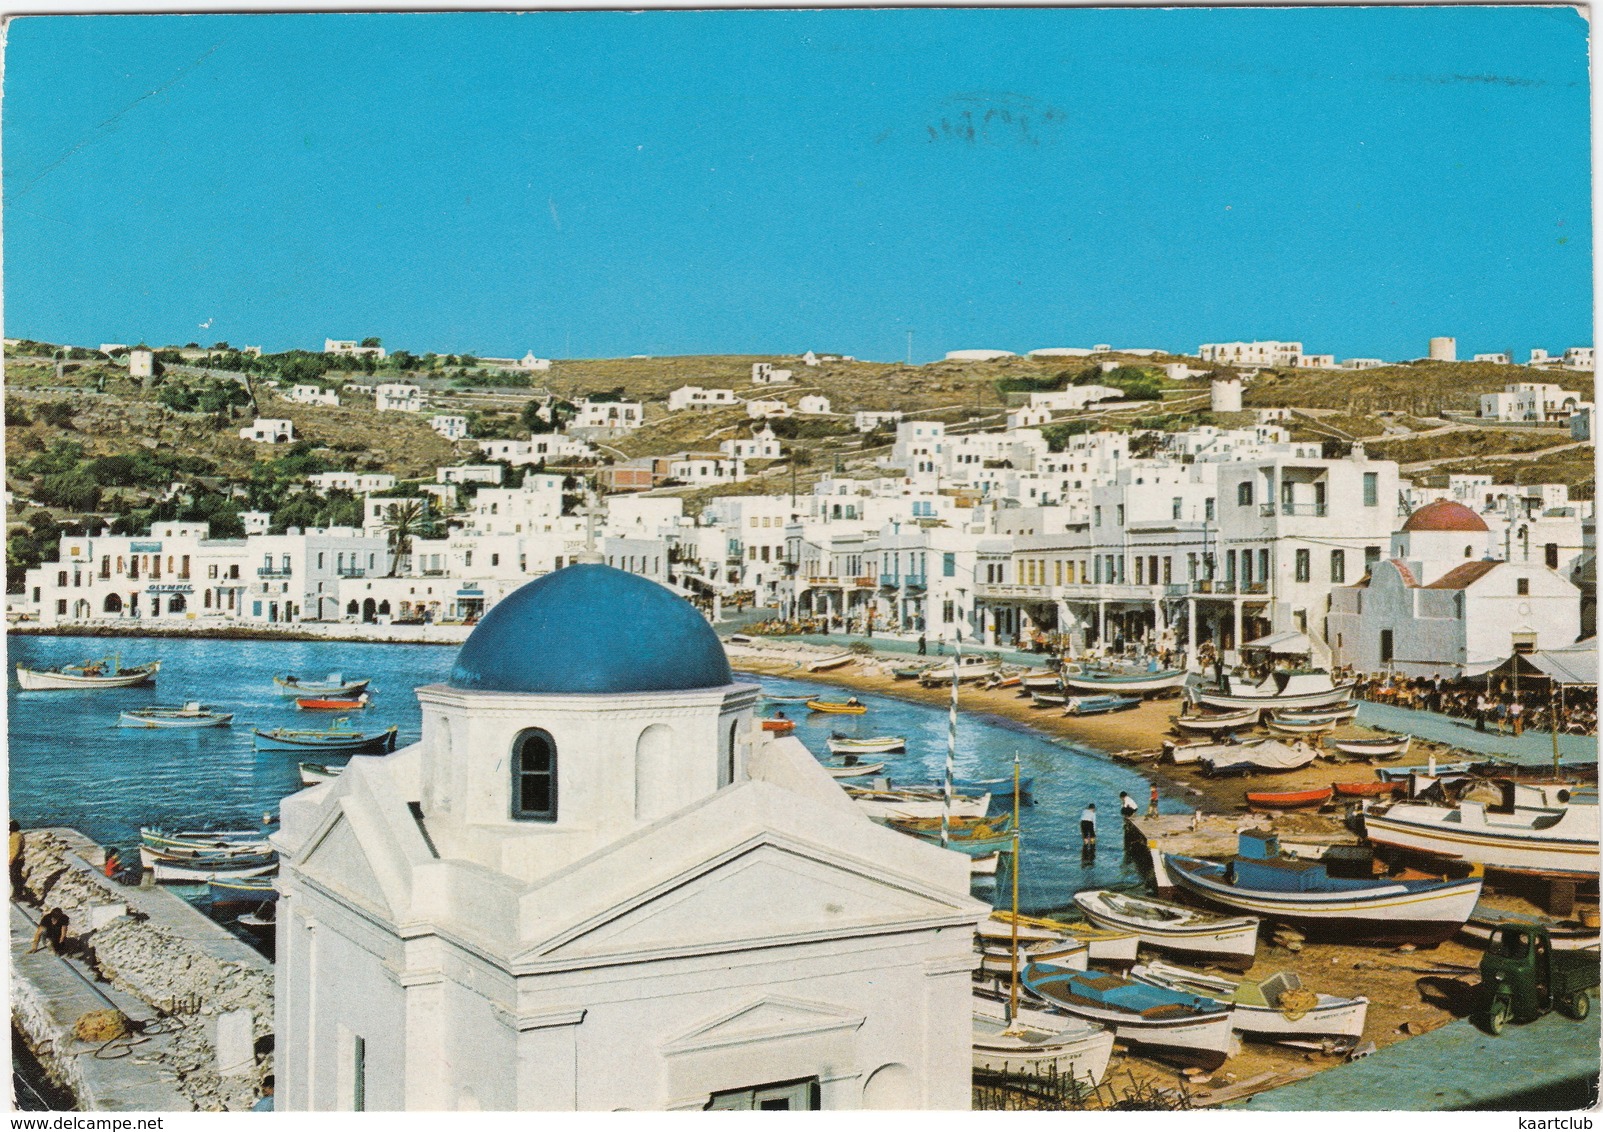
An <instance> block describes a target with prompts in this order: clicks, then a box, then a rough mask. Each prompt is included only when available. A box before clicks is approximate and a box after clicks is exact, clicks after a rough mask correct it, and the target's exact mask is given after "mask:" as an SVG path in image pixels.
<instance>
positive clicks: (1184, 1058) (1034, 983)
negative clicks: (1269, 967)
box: [1023, 963, 1240, 1072]
mask: <svg viewBox="0 0 1603 1132" xmlns="http://www.w3.org/2000/svg"><path fill="white" fill-rule="evenodd" d="M1023 982H1024V985H1025V987H1026V988H1028V989H1029V990H1030V992H1031V993H1033V994H1035V995H1037V996H1039V997H1040V998H1042V999H1045V1000H1046V1001H1047V1002H1049V1003H1051V1004H1052V1005H1053V1006H1055V1007H1057V1008H1058V1009H1059V1010H1062V1011H1064V1012H1065V1013H1067V1014H1072V1015H1074V1016H1075V1017H1076V1018H1083V1019H1085V1020H1086V1021H1088V1022H1095V1023H1097V1024H1098V1025H1102V1026H1106V1027H1108V1028H1109V1029H1111V1030H1112V1031H1113V1033H1114V1036H1115V1037H1117V1038H1118V1039H1119V1040H1120V1041H1123V1042H1127V1043H1129V1044H1130V1045H1132V1046H1139V1047H1140V1052H1142V1053H1144V1054H1147V1055H1149V1056H1153V1057H1158V1058H1161V1059H1163V1060H1165V1061H1171V1062H1174V1063H1176V1064H1179V1065H1184V1066H1187V1067H1190V1066H1195V1067H1197V1068H1199V1069H1205V1070H1208V1071H1210V1072H1211V1071H1212V1070H1215V1069H1217V1068H1219V1066H1221V1065H1223V1064H1224V1063H1225V1061H1226V1060H1227V1059H1228V1058H1229V1057H1230V1056H1231V1055H1232V1054H1234V1053H1236V1052H1237V1051H1238V1050H1239V1049H1240V1039H1239V1038H1238V1037H1237V1036H1236V1034H1235V1031H1234V1030H1233V1029H1232V1028H1231V1015H1232V1013H1233V1010H1232V1008H1231V1007H1230V1006H1229V1005H1228V1004H1227V1003H1222V1002H1219V1001H1218V1000H1216V999H1212V998H1207V997H1205V996H1202V995H1195V994H1189V993H1186V992H1183V991H1171V990H1166V989H1164V988H1162V987H1155V986H1153V985H1152V984H1150V983H1142V982H1137V981H1136V980H1134V979H1127V978H1124V977H1123V976H1121V975H1115V974H1112V973H1110V972H1106V971H1099V970H1097V969H1095V968H1092V969H1091V970H1088V971H1075V970H1071V969H1068V968H1064V967H1055V966H1053V965H1052V964H1050V963H1035V964H1032V965H1030V966H1029V967H1027V968H1025V971H1024V977H1023Z"/></svg>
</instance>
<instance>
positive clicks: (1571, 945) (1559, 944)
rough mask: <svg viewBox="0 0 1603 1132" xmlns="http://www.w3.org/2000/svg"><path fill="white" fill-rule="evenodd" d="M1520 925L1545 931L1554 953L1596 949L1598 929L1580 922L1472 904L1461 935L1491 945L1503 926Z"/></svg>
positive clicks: (1594, 925)
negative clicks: (1472, 907)
mask: <svg viewBox="0 0 1603 1132" xmlns="http://www.w3.org/2000/svg"><path fill="white" fill-rule="evenodd" d="M1509 923H1513V924H1524V925H1527V926H1529V927H1540V928H1543V929H1545V930H1546V931H1547V934H1548V938H1549V939H1550V940H1551V941H1552V944H1553V950H1554V951H1587V950H1594V949H1596V948H1597V946H1598V928H1597V925H1596V924H1593V925H1591V926H1590V927H1589V926H1587V925H1586V924H1584V923H1582V922H1581V921H1580V920H1558V919H1554V918H1553V917H1551V916H1527V915H1524V914H1522V913H1519V912H1505V911H1503V910H1502V909H1499V908H1488V907H1486V906H1485V905H1483V904H1477V905H1475V910H1474V911H1473V912H1471V913H1470V914H1469V919H1468V920H1465V921H1464V927H1463V929H1462V931H1463V934H1464V935H1466V936H1468V937H1469V938H1471V939H1473V940H1475V941H1477V942H1478V943H1480V944H1481V945H1483V946H1484V945H1485V944H1487V943H1490V942H1491V939H1492V933H1493V932H1495V931H1496V930H1497V929H1498V928H1499V927H1500V926H1501V925H1503V924H1509Z"/></svg>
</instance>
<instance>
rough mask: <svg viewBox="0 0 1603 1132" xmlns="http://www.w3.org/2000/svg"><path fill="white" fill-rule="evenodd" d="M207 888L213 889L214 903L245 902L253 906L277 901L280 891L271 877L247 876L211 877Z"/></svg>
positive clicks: (208, 879) (207, 882)
mask: <svg viewBox="0 0 1603 1132" xmlns="http://www.w3.org/2000/svg"><path fill="white" fill-rule="evenodd" d="M206 884H207V886H208V887H209V888H210V889H211V897H212V899H213V900H214V901H216V902H218V903H219V904H221V903H227V902H231V901H238V900H244V901H249V902H251V903H253V904H255V903H260V902H262V901H264V900H277V899H278V889H277V888H276V887H275V886H274V884H273V878H272V877H271V876H269V875H265V874H264V875H261V876H253V877H245V876H211V877H208V878H207V881H206Z"/></svg>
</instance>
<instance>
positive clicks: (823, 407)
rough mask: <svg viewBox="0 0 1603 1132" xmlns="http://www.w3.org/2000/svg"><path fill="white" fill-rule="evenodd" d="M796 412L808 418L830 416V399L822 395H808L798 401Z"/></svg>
mask: <svg viewBox="0 0 1603 1132" xmlns="http://www.w3.org/2000/svg"><path fill="white" fill-rule="evenodd" d="M796 411H797V412H798V413H802V414H804V415H807V416H820V417H822V416H827V415H829V411H830V409H829V398H828V397H825V396H823V395H822V394H820V393H808V394H806V395H805V396H803V397H801V398H798V399H797V401H796Z"/></svg>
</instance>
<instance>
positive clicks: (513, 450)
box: [479, 432, 598, 467]
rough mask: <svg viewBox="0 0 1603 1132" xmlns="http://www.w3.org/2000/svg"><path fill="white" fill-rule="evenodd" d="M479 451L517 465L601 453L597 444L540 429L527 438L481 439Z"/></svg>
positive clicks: (491, 457) (578, 458)
mask: <svg viewBox="0 0 1603 1132" xmlns="http://www.w3.org/2000/svg"><path fill="white" fill-rule="evenodd" d="M479 451H480V452H482V453H483V454H484V455H485V456H486V457H488V458H489V459H491V460H505V461H506V462H507V463H509V464H511V465H512V466H513V467H518V466H519V465H523V464H540V463H549V462H550V461H553V460H593V459H595V458H596V456H597V455H598V453H597V452H596V450H595V448H594V447H593V446H591V445H589V444H587V443H585V442H584V441H583V440H579V439H577V438H576V437H572V436H567V435H564V434H563V433H560V432H537V433H534V434H533V435H531V436H530V437H529V439H527V440H481V441H479Z"/></svg>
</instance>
